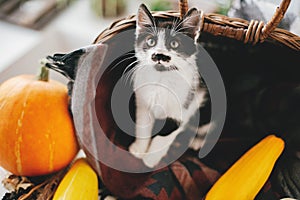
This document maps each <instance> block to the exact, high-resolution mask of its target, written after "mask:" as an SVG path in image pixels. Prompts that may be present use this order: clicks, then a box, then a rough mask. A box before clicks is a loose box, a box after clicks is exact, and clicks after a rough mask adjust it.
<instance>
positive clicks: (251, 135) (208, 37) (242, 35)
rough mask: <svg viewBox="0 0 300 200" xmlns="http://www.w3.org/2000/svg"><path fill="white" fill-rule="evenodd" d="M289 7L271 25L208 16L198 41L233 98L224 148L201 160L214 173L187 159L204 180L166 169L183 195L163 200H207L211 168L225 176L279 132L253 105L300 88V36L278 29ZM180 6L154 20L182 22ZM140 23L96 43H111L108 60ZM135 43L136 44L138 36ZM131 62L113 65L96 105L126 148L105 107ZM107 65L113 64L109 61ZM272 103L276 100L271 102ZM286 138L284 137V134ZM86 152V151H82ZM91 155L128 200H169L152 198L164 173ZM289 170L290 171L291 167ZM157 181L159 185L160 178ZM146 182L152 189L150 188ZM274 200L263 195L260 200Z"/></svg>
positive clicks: (118, 25) (119, 27) (123, 24)
mask: <svg viewBox="0 0 300 200" xmlns="http://www.w3.org/2000/svg"><path fill="white" fill-rule="evenodd" d="M289 3H290V0H283V1H282V3H281V5H280V6H279V7H278V8H277V10H276V13H275V14H274V16H273V18H272V19H271V20H270V21H269V22H268V23H267V24H264V23H263V22H259V21H255V20H252V21H250V22H248V21H246V20H243V19H237V18H229V17H226V16H223V15H219V14H204V13H203V15H202V17H203V20H202V21H203V24H202V32H201V36H200V39H199V41H200V43H201V44H202V46H203V47H204V48H205V49H206V51H207V52H208V53H209V54H210V56H211V57H212V59H213V60H214V62H215V63H216V65H217V66H218V68H219V71H220V72H221V75H222V77H223V80H224V83H225V87H226V91H227V98H228V113H227V118H226V122H225V127H224V130H223V133H222V136H221V138H220V141H219V144H217V146H216V148H215V149H214V150H213V151H212V152H211V153H210V154H209V156H208V157H207V158H205V159H203V160H202V162H205V164H207V165H208V166H209V168H208V167H207V166H205V165H203V164H201V163H199V161H195V157H197V156H194V157H193V156H191V155H189V156H188V157H184V158H183V160H185V161H186V160H189V162H191V161H193V163H197V166H198V167H199V166H200V168H201V169H202V175H201V176H200V175H199V176H196V178H191V177H192V175H191V174H190V175H188V172H187V171H188V170H186V169H188V167H186V166H185V165H183V164H182V163H184V162H185V161H182V162H175V163H173V164H172V165H171V166H169V167H167V168H165V169H163V170H165V171H163V172H164V174H165V175H168V174H169V176H171V177H175V179H174V180H175V181H174V182H171V183H170V182H169V183H170V184H175V185H177V186H178V188H177V190H176V191H177V193H178V194H174V195H175V197H174V196H172V195H173V193H172V194H168V195H171V196H168V195H167V197H166V196H165V197H164V198H169V199H178V198H176V197H181V198H184V199H196V198H198V199H199V198H200V197H203V196H204V195H205V192H207V190H208V189H209V187H210V186H211V184H212V183H213V182H214V181H215V180H216V177H217V176H218V175H216V174H217V172H216V171H214V170H212V169H216V170H217V171H218V172H221V173H222V172H224V171H225V170H226V169H227V168H228V167H229V166H230V165H231V164H232V162H233V161H234V160H236V159H237V158H238V157H239V156H240V155H241V154H242V153H243V152H244V151H245V150H246V149H248V148H249V147H250V146H252V145H253V144H254V143H256V142H257V141H258V140H259V139H261V138H262V137H264V136H265V135H267V134H268V133H269V132H270V131H274V130H268V129H264V128H261V126H260V124H259V122H260V121H263V119H264V117H266V116H265V115H261V113H260V110H255V109H252V108H253V106H254V107H255V105H254V104H255V98H253V95H255V94H256V93H258V92H259V91H260V89H262V88H264V87H267V86H270V85H276V84H277V83H287V84H289V83H295V82H296V83H298V84H299V83H300V76H299V75H298V73H297V72H298V71H299V70H298V69H299V63H300V37H299V36H297V35H294V34H292V33H290V32H289V31H286V30H283V29H278V28H276V26H277V25H278V23H279V22H280V20H281V19H282V18H283V16H284V13H285V11H286V10H287V8H288V6H289ZM179 5H180V6H179V12H173V11H169V12H154V13H153V15H154V17H155V18H158V19H160V18H170V19H173V18H178V17H183V15H184V14H185V13H186V12H187V9H188V5H187V1H186V0H181V1H179ZM135 23H136V22H135V16H129V17H127V18H124V19H121V20H118V21H115V22H114V23H113V24H112V25H111V26H110V27H108V28H107V29H106V30H104V31H103V32H102V33H100V35H99V36H98V37H97V38H96V39H95V41H94V43H106V44H108V47H109V49H108V52H107V55H108V57H109V55H113V54H114V53H115V52H116V51H118V48H122V47H120V46H118V42H120V41H122V38H119V37H118V36H119V34H120V33H122V32H125V31H126V30H134V29H135ZM131 33H132V32H131ZM132 38H133V39H134V36H132ZM132 42H133V41H132ZM131 62H132V61H130V59H128V60H127V62H122V63H121V64H119V65H118V66H115V63H114V64H113V65H112V66H113V67H114V71H112V72H111V71H109V72H108V73H107V74H106V75H105V76H103V78H102V80H101V81H100V83H99V84H98V87H97V92H96V100H95V101H96V104H97V103H99V102H100V104H101V103H102V104H103V106H102V108H99V110H97V112H98V118H99V119H100V121H101V120H102V121H101V123H102V125H103V127H105V129H106V131H107V133H106V134H107V135H108V137H109V138H110V139H112V140H114V142H115V143H116V144H118V145H120V146H127V147H128V145H129V144H130V142H132V140H131V141H127V140H126V139H124V137H122V136H121V137H120V138H119V139H118V138H117V137H118V135H117V131H116V128H115V127H114V126H113V122H112V119H111V116H110V114H109V112H108V111H107V110H105V109H104V108H105V106H104V104H106V103H107V102H109V100H107V98H108V99H109V96H110V94H111V91H112V88H113V85H114V84H115V82H116V80H118V79H119V78H120V76H121V75H122V72H123V71H124V69H125V67H126V66H127V65H128V64H129V63H131ZM104 64H108V63H105V61H104ZM108 69H109V68H108ZM97 98H98V99H97ZM270 99H271V100H272V97H270ZM282 136H283V137H285V136H284V135H282ZM116 140H117V141H116ZM124 141H125V142H124ZM298 144H299V143H298ZM297 148H298V147H297V145H296V149H293V148H292V149H289V150H288V153H286V155H294V154H293V153H294V152H295V151H299V150H300V149H299V148H298V149H297ZM83 149H85V148H84V147H83ZM289 152H291V153H289ZM87 155H88V159H89V161H90V163H91V164H92V165H93V166H94V168H95V169H96V170H97V172H98V174H99V175H100V176H101V178H102V180H103V182H104V184H105V185H106V186H107V188H108V189H109V191H111V192H112V193H113V194H116V195H118V196H120V197H122V198H125V199H127V198H133V197H135V198H136V199H139V198H141V199H143V198H146V197H147V198H150V199H151V198H153V199H164V198H162V197H159V195H161V194H158V195H157V196H155V195H154V193H153V191H152V193H151V192H149V193H147V191H148V190H149V188H150V187H151V186H152V184H153V180H154V179H155V178H153V177H157V174H159V173H160V172H161V170H160V171H159V172H152V173H147V174H131V173H126V172H120V171H118V170H115V169H112V168H110V167H108V166H105V165H103V164H101V163H98V161H97V160H96V159H94V158H93V156H92V155H89V153H88V152H87ZM286 157H289V156H286ZM120 159H122V158H120ZM224 160H226V161H224ZM124 162H126V161H124ZM287 162H288V161H286V160H285V161H283V164H282V165H280V166H281V168H280V167H279V169H278V170H279V172H278V173H280V172H281V171H280V170H281V169H282V168H283V167H282V166H285V164H286V163H287ZM297 162H299V161H297ZM124 164H126V163H124ZM286 165H288V166H289V165H290V164H286ZM203 169H204V170H203ZM205 170H207V171H205ZM210 170H211V171H210ZM200 171H201V170H200ZM203 172H204V174H203ZM197 173H198V172H197ZM278 173H277V174H278ZM199 174H201V173H200V172H199ZM194 175H195V174H194ZM169 176H168V177H169ZM168 177H167V178H168ZM176 177H177V179H176ZM199 177H200V178H199ZM201 177H202V178H201ZM203 177H205V178H204V181H206V182H205V184H206V185H205V184H204V183H203V181H202V182H201V180H199V179H203ZM276 178H277V177H276V176H275V178H274V177H273V179H275V183H276V182H277V183H278V182H280V181H279V179H276ZM172 180H173V179H172ZM183 180H184V181H183ZM186 180H190V181H191V182H193V184H194V183H197V184H194V186H193V187H194V188H193V187H188V186H187V185H191V183H187V182H186ZM151 181H152V182H151ZM157 181H158V182H159V180H158V179H157ZM160 181H162V182H161V183H165V181H166V180H162V179H160ZM146 183H147V184H149V185H146ZM273 183H274V180H273ZM298 184H300V183H298ZM199 185H200V186H201V188H198V189H197V187H200V186H199ZM275 185H276V184H275ZM279 185H280V184H279ZM272 186H273V185H272ZM153 187H154V186H153ZM155 187H156V186H155ZM279 187H280V186H279ZM267 188H269V189H270V188H272V189H274V187H270V185H267ZM152 189H153V188H152ZM154 189H155V188H154ZM278 190H279V192H278ZM278 190H276V193H280V194H279V196H283V195H288V194H291V193H293V192H291V191H292V189H289V188H288V189H286V188H279V189H278ZM176 191H175V193H176ZM151 195H154V196H151ZM293 195H294V197H296V196H297V194H296V195H295V194H291V195H290V196H293ZM262 196H263V195H262ZM273 197H274V196H272V198H273ZM272 198H271V197H266V196H263V197H262V198H261V199H272ZM277 198H278V196H277ZM258 199H259V198H258ZM273 199H276V198H273Z"/></svg>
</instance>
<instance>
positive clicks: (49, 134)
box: [0, 67, 79, 176]
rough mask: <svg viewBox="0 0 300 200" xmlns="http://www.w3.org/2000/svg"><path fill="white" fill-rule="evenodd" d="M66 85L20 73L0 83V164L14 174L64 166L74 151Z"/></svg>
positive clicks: (44, 75)
mask: <svg viewBox="0 0 300 200" xmlns="http://www.w3.org/2000/svg"><path fill="white" fill-rule="evenodd" d="M68 100H69V97H68V94H67V87H66V86H65V85H64V84H62V83H59V82H57V81H53V80H49V81H48V69H46V68H45V67H42V71H41V74H40V76H39V78H38V79H37V78H36V77H34V76H31V75H20V76H17V77H14V78H11V79H9V80H7V81H6V82H4V83H3V84H2V85H0V166H2V167H3V168H4V169H6V170H8V171H10V172H12V173H13V174H16V175H22V176H36V175H45V174H49V173H52V172H55V171H57V170H60V169H62V168H64V167H65V166H67V165H68V164H69V163H70V162H71V161H72V160H73V158H74V157H75V155H76V154H77V152H78V149H79V148H78V143H77V140H76V137H75V131H74V126H73V121H72V118H71V116H70V113H69V110H68Z"/></svg>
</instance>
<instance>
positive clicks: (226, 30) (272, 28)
mask: <svg viewBox="0 0 300 200" xmlns="http://www.w3.org/2000/svg"><path fill="white" fill-rule="evenodd" d="M290 1H291V0H283V1H282V3H281V4H280V6H279V7H278V8H277V10H276V12H275V14H274V16H273V17H272V19H271V20H270V21H269V22H268V23H267V24H264V22H262V21H256V20H251V21H250V22H249V21H247V20H244V19H240V18H230V17H227V16H224V15H220V14H215V13H208V14H204V15H203V19H204V20H203V27H202V32H207V33H210V34H212V35H215V36H223V37H228V38H232V39H236V40H239V41H243V42H244V43H250V44H257V43H260V42H264V41H265V40H266V41H269V42H273V43H278V44H282V45H285V46H288V47H290V48H292V49H294V50H297V51H299V50H300V37H299V36H297V35H295V34H293V33H291V32H289V31H287V30H283V29H279V28H276V27H277V25H278V24H279V22H280V21H281V20H282V18H283V17H284V14H285V12H286V10H287V8H288V6H289V4H290ZM187 9H188V3H187V0H180V1H179V12H174V11H167V12H161V11H159V12H154V13H153V15H154V16H155V17H158V18H172V17H181V16H183V15H184V14H185V12H186V11H187ZM134 26H135V15H131V16H128V17H126V18H123V19H120V20H117V21H115V22H114V23H113V24H111V26H110V27H108V28H107V29H105V30H104V31H103V32H102V33H100V34H99V36H98V37H97V38H96V40H95V42H100V41H102V42H103V41H106V40H108V39H109V38H111V37H113V36H114V35H115V34H117V33H118V32H120V31H123V30H126V29H128V28H132V27H134Z"/></svg>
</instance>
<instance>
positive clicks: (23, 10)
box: [0, 0, 300, 83]
mask: <svg viewBox="0 0 300 200" xmlns="http://www.w3.org/2000/svg"><path fill="white" fill-rule="evenodd" d="M252 1H264V2H271V3H274V5H272V6H273V7H271V9H269V11H270V14H273V13H274V11H275V8H276V5H275V4H277V3H280V0H189V6H190V7H192V6H196V7H198V8H199V9H202V10H204V11H205V12H206V13H207V12H216V13H221V14H224V15H227V14H228V13H233V14H232V15H233V16H234V13H235V12H228V11H229V10H230V9H232V8H233V7H235V8H236V9H240V8H241V5H240V4H241V2H243V6H245V5H247V3H248V4H250V3H253V2H252ZM299 2H300V1H299V0H292V5H291V6H290V8H289V10H292V11H293V13H297V16H299V12H300V9H299V8H300V5H299ZM141 3H145V4H146V5H147V6H148V7H149V8H150V9H151V10H170V9H175V10H177V5H178V1H177V0H0V83H1V82H3V81H4V80H6V79H7V78H9V77H11V76H14V75H16V74H22V73H35V72H36V71H37V69H38V67H39V59H41V58H43V57H45V56H47V55H51V54H53V53H58V52H69V51H72V50H74V49H76V48H80V47H82V46H86V45H89V44H91V43H92V42H93V40H94V39H95V38H96V36H97V35H98V34H99V33H100V32H101V31H102V30H104V29H105V28H106V27H108V26H109V24H111V23H112V22H113V21H115V20H116V19H119V18H122V17H124V16H127V15H129V14H135V13H136V10H137V8H138V6H139V5H140V4H141ZM233 5H234V6H233ZM246 8H247V7H246ZM246 10H247V9H246ZM248 10H249V9H248ZM263 12H265V10H264V11H263ZM247 16H248V15H247ZM247 16H246V15H245V18H246V17H247ZM299 27H300V24H299ZM52 75H53V76H54V78H56V79H60V80H62V81H65V80H64V79H63V78H62V77H60V76H59V75H58V74H56V73H52Z"/></svg>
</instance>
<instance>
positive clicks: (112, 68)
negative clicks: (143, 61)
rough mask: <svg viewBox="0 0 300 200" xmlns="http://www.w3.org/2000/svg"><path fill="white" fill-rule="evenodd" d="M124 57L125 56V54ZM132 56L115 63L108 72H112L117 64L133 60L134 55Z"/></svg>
mask: <svg viewBox="0 0 300 200" xmlns="http://www.w3.org/2000/svg"><path fill="white" fill-rule="evenodd" d="M125 55H126V54H125ZM128 55H130V54H128ZM132 55H133V56H129V57H125V58H124V59H122V60H120V61H119V62H117V63H116V64H114V65H113V66H112V67H111V68H110V70H109V71H110V72H111V71H112V70H114V69H115V68H116V67H117V66H118V65H119V64H121V63H122V62H125V61H127V60H129V59H133V58H135V53H133V54H132Z"/></svg>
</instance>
